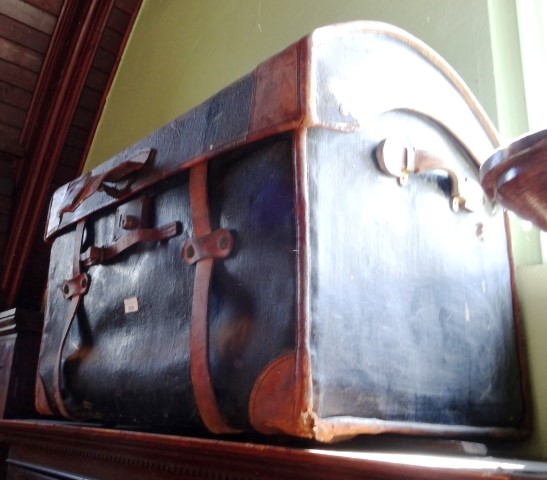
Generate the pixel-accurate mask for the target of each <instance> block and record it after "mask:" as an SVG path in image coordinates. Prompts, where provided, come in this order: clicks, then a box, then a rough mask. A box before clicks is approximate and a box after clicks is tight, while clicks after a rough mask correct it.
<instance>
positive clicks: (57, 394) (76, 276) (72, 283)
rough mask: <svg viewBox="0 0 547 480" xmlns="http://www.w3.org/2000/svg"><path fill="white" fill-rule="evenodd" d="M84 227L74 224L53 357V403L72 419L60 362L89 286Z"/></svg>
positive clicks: (83, 225) (81, 222)
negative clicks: (58, 339) (69, 270)
mask: <svg viewBox="0 0 547 480" xmlns="http://www.w3.org/2000/svg"><path fill="white" fill-rule="evenodd" d="M84 227H85V221H84V220H82V221H80V222H79V223H78V224H77V225H76V231H75V236H74V255H73V264H72V279H70V280H67V281H66V282H65V283H64V284H63V286H62V290H63V295H64V296H65V298H70V304H69V306H68V311H67V314H66V320H65V325H64V328H63V333H62V336H61V343H60V345H59V349H58V350H57V356H56V359H55V364H54V369H53V400H54V401H55V405H56V407H57V409H58V410H59V413H60V414H61V415H62V416H63V417H65V418H70V419H72V416H71V415H70V413H68V411H67V409H66V408H65V404H64V401H63V394H62V391H61V385H62V368H61V365H62V362H63V350H64V349H65V344H66V341H67V339H68V333H69V332H70V328H71V327H72V323H73V322H74V319H75V318H76V312H77V311H78V307H79V306H80V302H81V300H82V297H83V296H84V295H85V293H87V290H88V288H89V277H88V276H87V275H86V274H85V273H84V274H82V273H81V272H80V250H81V249H82V240H83V237H84Z"/></svg>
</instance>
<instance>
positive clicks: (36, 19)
mask: <svg viewBox="0 0 547 480" xmlns="http://www.w3.org/2000/svg"><path fill="white" fill-rule="evenodd" d="M36 3H40V2H36ZM0 13H1V14H4V15H6V16H7V17H10V18H13V19H14V20H17V21H18V22H20V23H22V24H24V25H28V26H29V27H32V28H35V29H36V30H38V31H40V32H43V33H46V34H48V35H51V33H52V32H53V29H54V28H55V24H56V23H57V17H56V16H55V15H52V14H51V13H49V12H47V11H45V10H43V9H41V8H37V7H36V6H34V5H31V4H30V3H28V2H23V1H21V0H2V1H1V2H0Z"/></svg>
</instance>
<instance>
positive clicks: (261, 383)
mask: <svg viewBox="0 0 547 480" xmlns="http://www.w3.org/2000/svg"><path fill="white" fill-rule="evenodd" d="M295 370H296V358H295V354H294V353H292V352H291V353H287V354H285V355H282V356H280V357H277V358H276V359H275V360H273V361H272V362H270V363H269V364H268V365H267V366H266V368H265V369H264V370H263V371H262V373H261V374H260V376H259V377H258V378H257V380H256V382H255V384H254V386H253V389H252V391H251V396H250V397H249V421H250V423H251V425H252V427H253V428H254V429H255V430H256V431H258V432H261V433H265V434H288V435H293V436H297V437H303V438H313V436H314V432H313V422H310V419H312V415H310V414H309V413H308V412H298V411H297V410H298V408H297V403H296V402H295V400H296V399H295V390H296V384H297V382H296V376H295Z"/></svg>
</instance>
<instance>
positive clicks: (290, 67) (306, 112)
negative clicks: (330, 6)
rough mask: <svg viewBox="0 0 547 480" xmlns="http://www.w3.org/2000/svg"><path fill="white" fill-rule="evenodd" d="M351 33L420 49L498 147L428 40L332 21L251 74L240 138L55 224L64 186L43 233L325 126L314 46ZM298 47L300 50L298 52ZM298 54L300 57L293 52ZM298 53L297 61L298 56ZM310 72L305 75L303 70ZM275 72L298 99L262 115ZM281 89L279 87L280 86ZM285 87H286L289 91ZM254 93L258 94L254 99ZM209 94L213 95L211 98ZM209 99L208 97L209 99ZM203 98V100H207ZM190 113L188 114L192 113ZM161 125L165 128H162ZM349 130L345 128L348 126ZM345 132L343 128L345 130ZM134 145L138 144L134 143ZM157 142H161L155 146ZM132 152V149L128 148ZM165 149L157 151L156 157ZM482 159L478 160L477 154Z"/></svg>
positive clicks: (458, 81) (459, 82)
mask: <svg viewBox="0 0 547 480" xmlns="http://www.w3.org/2000/svg"><path fill="white" fill-rule="evenodd" d="M352 32H358V33H376V34H378V35H383V36H386V37H390V38H393V39H394V40H396V41H398V42H401V43H402V44H405V45H407V46H409V47H411V48H413V49H414V50H415V51H417V52H418V53H419V54H420V55H421V56H422V57H424V58H425V59H426V61H428V62H429V63H430V64H432V66H433V67H434V68H436V69H437V70H438V71H439V72H441V73H442V74H443V76H444V77H445V78H446V79H447V81H448V82H449V83H451V84H452V85H453V86H454V87H455V88H456V90H457V91H458V92H459V94H460V95H461V97H462V99H463V100H464V101H465V102H466V103H467V105H468V106H469V108H470V109H471V111H472V112H473V114H474V116H475V118H476V119H477V120H478V122H479V123H480V125H481V126H482V127H483V129H484V131H485V132H486V134H487V136H488V137H489V138H490V140H491V142H492V143H493V145H494V147H496V146H498V145H499V137H498V134H497V132H496V130H495V127H494V126H493V124H492V122H491V121H490V120H489V119H488V116H487V115H486V113H485V112H484V110H483V109H482V107H481V106H480V104H479V103H478V101H477V100H476V98H475V97H474V95H473V94H472V93H471V91H470V90H469V88H468V87H467V86H466V85H465V83H464V82H463V80H462V79H461V77H460V76H459V75H458V74H457V73H456V72H455V70H453V69H452V68H451V67H450V66H449V65H448V64H447V63H446V61H444V60H443V59H442V57H440V56H439V55H438V54H437V53H436V52H435V51H433V50H432V49H431V48H430V47H428V46H427V45H426V44H425V43H423V42H422V41H420V40H418V39H417V38H415V37H414V36H412V35H410V34H408V33H407V32H405V31H404V30H401V29H399V28H397V27H393V26H391V25H388V24H385V23H381V22H367V21H358V22H350V23H347V24H339V25H331V26H327V27H322V28H319V29H317V30H315V31H314V32H312V33H310V34H309V35H307V36H306V37H304V38H302V39H301V40H300V41H299V42H296V43H294V44H292V45H290V46H289V47H287V48H286V49H285V50H283V51H282V52H281V53H279V54H278V55H275V56H274V57H271V58H270V59H268V60H266V61H264V62H262V63H261V64H259V65H258V67H257V68H256V69H255V70H254V71H253V72H252V73H251V74H252V75H253V77H254V82H255V85H254V88H253V99H252V101H251V105H252V110H251V112H250V115H249V119H248V125H247V130H246V131H244V132H240V135H238V137H237V138H231V139H228V140H226V141H224V142H223V143H221V144H219V145H216V146H215V147H214V148H212V149H210V150H207V149H206V148H205V146H204V148H203V150H202V151H201V153H199V154H197V155H195V156H193V157H191V158H186V159H184V158H181V160H180V163H179V165H178V166H177V167H176V168H174V169H173V170H172V171H165V172H161V173H160V174H158V175H150V178H149V179H147V181H146V182H143V183H142V184H138V185H135V189H134V190H132V191H131V192H129V193H128V194H127V196H125V197H122V198H120V199H107V198H104V197H101V201H100V202H99V203H98V205H96V206H94V208H92V209H89V210H85V209H83V210H84V211H83V212H77V213H76V214H75V215H72V216H70V218H69V219H68V220H67V221H66V222H60V223H57V220H56V212H55V210H56V209H57V208H58V207H59V205H60V204H61V203H62V197H63V196H64V193H65V192H66V185H64V186H62V187H60V188H59V189H58V190H57V191H56V192H55V193H54V195H53V198H52V202H51V204H50V211H49V215H48V220H47V229H46V234H45V238H46V239H47V240H50V239H51V238H52V237H53V236H54V235H55V234H57V233H58V232H59V231H60V230H62V229H64V228H65V227H67V226H69V225H71V224H73V223H75V222H77V221H78V220H81V219H82V218H84V217H86V216H88V215H89V214H91V213H94V212H97V211H99V210H101V209H103V208H107V207H109V206H112V205H114V204H117V203H120V202H122V201H124V200H125V199H127V198H128V197H130V196H132V195H134V194H136V193H137V192H139V191H141V190H143V189H144V188H147V187H148V186H150V185H151V184H153V183H156V182H158V181H160V180H162V179H164V178H167V177H170V176H172V175H175V174H177V173H180V172H182V171H184V170H186V169H188V168H190V167H192V166H194V165H196V164H198V163H201V162H203V161H207V160H209V159H210V158H212V157H214V156H217V155H219V154H221V153H225V152H228V151H230V150H233V149H235V148H238V147H241V146H242V145H244V144H248V143H252V142H256V141H258V140H261V139H264V138H266V137H268V136H272V135H275V134H278V133H282V132H287V131H290V130H293V129H295V128H298V127H300V126H307V127H312V126H317V127H321V126H323V127H324V126H325V125H323V124H322V122H321V119H320V118H318V114H317V109H316V108H315V105H314V102H315V101H316V99H315V97H314V94H313V86H312V85H311V84H310V82H312V81H313V68H314V65H313V64H314V61H313V45H314V44H316V43H320V42H321V41H323V40H324V39H328V38H329V37H332V36H335V35H336V36H342V35H348V34H350V33H352ZM295 52H296V53H295ZM295 55H296V56H295ZM295 58H296V66H295V65H294V60H295ZM279 67H283V68H284V69H287V70H286V71H285V70H284V71H283V72H278V71H276V70H277V69H279ZM308 70H310V71H312V74H311V75H310V74H306V75H302V74H301V73H302V71H308ZM268 71H273V72H274V73H275V75H277V77H279V78H285V77H286V78H285V80H286V81H285V82H284V83H283V86H282V87H279V88H280V89H281V90H282V91H283V93H284V94H285V93H287V92H288V98H290V99H291V101H292V102H295V103H296V104H290V102H289V103H288V104H287V105H285V107H287V108H285V109H284V110H283V112H282V114H280V115H274V116H273V118H271V119H270V118H269V117H263V116H261V115H260V114H259V113H258V110H259V109H260V108H263V107H264V105H263V103H261V102H260V98H263V99H268V100H269V101H273V99H274V98H278V95H265V92H269V89H270V88H271V85H272V84H271V82H270V78H269V76H268V75H266V73H267V72H268ZM289 72H292V75H293V76H295V77H296V79H295V78H293V79H292V80H290V81H289V80H287V79H289V78H290V77H291V73H289ZM281 90H280V91H281ZM286 90H287V91H286ZM255 96H258V97H256V98H255ZM211 98H214V96H213V97H211ZM206 103H207V102H206ZM206 103H205V104H206ZM205 104H202V105H199V106H197V107H196V108H195V109H193V110H191V111H190V112H192V111H195V110H196V109H199V108H203V105H205ZM190 112H188V113H190ZM161 128H163V127H161ZM346 130H347V129H346ZM342 131H345V130H344V129H342ZM135 146H136V145H135ZM153 147H156V148H157V147H158V146H153ZM128 151H129V150H128ZM160 153H161V152H159V151H158V157H159V156H160V155H159V154H160ZM123 159H124V154H123V153H121V154H118V155H117V156H115V157H114V158H112V159H111V160H110V161H108V162H105V163H103V164H102V165H101V166H100V167H97V169H93V170H92V172H91V173H92V174H97V173H100V172H101V171H103V170H104V169H105V168H111V167H112V166H113V165H115V164H116V163H119V162H121V161H123ZM476 160H479V159H476Z"/></svg>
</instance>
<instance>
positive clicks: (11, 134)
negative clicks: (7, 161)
mask: <svg viewBox="0 0 547 480" xmlns="http://www.w3.org/2000/svg"><path fill="white" fill-rule="evenodd" d="M20 133H21V129H19V128H15V127H11V126H9V125H6V124H3V123H0V150H2V151H4V152H8V153H11V154H13V155H21V154H22V153H23V151H22V148H21V145H19V134H20Z"/></svg>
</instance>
